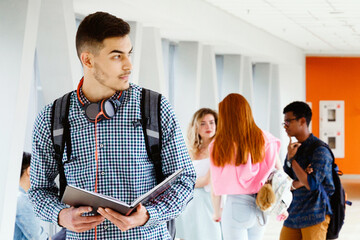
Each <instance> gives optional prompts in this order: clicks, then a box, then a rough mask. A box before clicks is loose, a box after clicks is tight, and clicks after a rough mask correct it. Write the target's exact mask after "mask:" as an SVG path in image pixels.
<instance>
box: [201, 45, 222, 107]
mask: <svg viewBox="0 0 360 240" xmlns="http://www.w3.org/2000/svg"><path fill="white" fill-rule="evenodd" d="M216 78H217V76H216V64H215V53H214V49H213V47H212V46H209V45H204V46H203V51H202V58H201V78H200V79H201V81H200V86H199V88H198V94H200V106H199V107H200V108H202V107H208V108H211V109H215V110H217V109H218V103H219V100H218V99H219V98H218V87H217V81H216Z"/></svg>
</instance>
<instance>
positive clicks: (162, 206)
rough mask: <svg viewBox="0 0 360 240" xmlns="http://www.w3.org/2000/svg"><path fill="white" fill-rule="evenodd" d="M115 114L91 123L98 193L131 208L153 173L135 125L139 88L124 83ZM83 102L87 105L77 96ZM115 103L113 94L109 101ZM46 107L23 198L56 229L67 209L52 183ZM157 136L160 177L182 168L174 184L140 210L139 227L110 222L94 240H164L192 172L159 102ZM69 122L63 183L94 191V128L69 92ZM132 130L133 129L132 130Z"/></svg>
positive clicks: (188, 191)
mask: <svg viewBox="0 0 360 240" xmlns="http://www.w3.org/2000/svg"><path fill="white" fill-rule="evenodd" d="M123 94H125V96H124V99H123V102H122V103H121V105H120V107H119V108H118V110H117V112H116V115H115V116H114V117H113V118H112V119H110V120H103V121H101V122H98V124H97V135H98V156H99V158H98V164H99V166H98V168H99V169H98V187H97V188H98V192H99V193H101V194H105V195H109V196H112V197H114V198H117V199H119V200H121V201H123V202H126V203H129V204H130V203H131V202H132V201H134V200H135V199H136V198H137V197H139V196H140V195H142V194H144V193H146V192H147V191H149V190H150V189H151V188H153V187H154V186H155V185H156V179H155V169H154V165H153V163H152V161H151V160H150V159H149V157H148V155H147V151H146V146H145V140H144V135H143V130H142V126H141V125H139V126H138V125H136V124H133V122H134V121H137V120H139V119H141V112H140V99H141V88H140V87H139V86H136V85H134V84H130V87H129V89H128V90H126V91H124V92H123ZM80 96H81V98H82V101H83V102H88V100H87V99H86V98H85V96H84V95H83V94H81V95H80ZM112 98H116V94H115V95H114V96H113V97H112ZM51 108H52V104H50V105H48V106H46V107H45V108H44V110H43V111H42V112H41V113H40V114H39V115H38V117H37V119H36V121H35V125H34V132H33V155H32V160H31V177H30V179H31V188H30V190H29V197H30V199H31V201H32V202H33V204H34V210H35V212H36V214H37V215H39V216H40V217H41V218H42V219H43V220H45V221H49V222H53V223H54V224H58V215H59V212H60V211H61V210H62V209H63V208H66V207H67V206H66V205H64V204H63V203H61V202H60V199H59V195H58V188H57V186H56V184H55V182H54V180H55V177H56V176H57V175H58V167H57V163H56V160H55V158H54V149H53V145H52V141H51V137H50V136H51V133H50V128H51V127H50V121H51ZM160 111H161V113H160V117H161V132H162V151H161V157H162V171H163V173H164V175H165V176H168V175H170V174H171V173H173V172H174V171H176V170H177V169H179V168H184V171H183V173H182V175H181V176H180V177H179V178H178V180H177V181H176V182H175V184H174V185H173V186H172V187H171V188H170V189H169V190H168V191H167V192H165V193H164V194H163V195H162V196H161V198H159V199H160V200H159V201H156V203H155V201H154V202H151V203H149V204H147V205H146V206H145V207H146V209H147V211H148V213H149V215H150V218H149V220H148V221H147V223H146V224H145V225H144V226H141V227H136V228H133V229H130V230H128V231H125V232H122V231H120V230H119V229H118V228H117V227H116V226H115V225H114V224H112V223H111V222H110V221H108V220H105V221H104V222H103V223H101V224H100V225H98V226H97V236H98V237H97V238H98V239H170V235H169V233H168V231H167V227H166V221H167V220H169V219H173V218H175V217H176V216H177V215H179V214H180V212H181V211H182V210H183V209H184V207H185V206H186V204H187V202H188V201H189V200H190V199H191V198H192V192H193V189H194V184H195V178H196V175H195V171H194V168H193V166H192V164H191V161H190V158H189V155H188V151H187V149H186V146H185V143H184V140H183V137H182V134H181V131H180V128H179V124H178V122H177V120H176V117H175V114H174V111H173V110H172V108H171V106H170V104H169V103H168V101H167V100H166V99H165V98H164V97H162V99H161V107H160ZM69 123H70V132H71V145H72V151H71V157H70V159H67V156H66V149H65V153H64V155H63V163H64V169H65V175H66V179H67V183H68V184H72V185H75V186H77V187H80V188H83V189H86V190H90V191H94V187H95V174H96V162H95V137H94V136H95V127H94V126H95V125H94V123H91V122H89V121H88V120H87V119H86V117H85V115H84V113H83V111H82V107H81V105H80V104H79V102H78V100H77V96H76V92H75V91H74V92H73V93H72V95H71V100H70V110H69ZM134 125H135V126H134ZM67 239H86V240H88V239H94V229H92V230H89V231H86V232H83V233H75V232H71V231H67Z"/></svg>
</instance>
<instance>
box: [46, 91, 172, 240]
mask: <svg viewBox="0 0 360 240" xmlns="http://www.w3.org/2000/svg"><path fill="white" fill-rule="evenodd" d="M71 93H72V92H69V93H67V94H65V95H64V96H62V97H60V98H58V99H56V100H55V101H54V104H53V106H52V117H51V134H52V135H51V139H52V142H53V146H54V150H55V159H56V162H57V165H58V169H59V185H60V186H59V189H60V199H61V198H62V195H63V194H64V191H65V188H66V186H67V181H66V176H65V172H64V165H63V162H62V158H63V153H64V149H65V145H66V146H67V157H68V159H70V155H71V137H70V136H71V135H70V124H69V120H68V116H69V107H70V96H71ZM160 102H161V94H160V93H157V92H154V91H151V90H149V89H145V88H143V89H142V95H141V104H140V105H141V106H140V108H141V120H140V121H135V122H133V125H134V127H136V126H137V125H139V124H140V125H141V126H142V129H143V133H144V138H145V145H146V151H147V154H148V156H149V158H150V160H151V161H152V162H153V164H154V168H155V177H156V181H157V183H160V182H162V180H164V179H165V176H164V174H163V172H162V167H161V155H160V154H161V147H162V146H161V127H160V126H161V121H160ZM167 228H168V231H169V233H170V236H171V237H172V239H175V232H176V229H175V220H174V219H171V220H169V221H168V222H167Z"/></svg>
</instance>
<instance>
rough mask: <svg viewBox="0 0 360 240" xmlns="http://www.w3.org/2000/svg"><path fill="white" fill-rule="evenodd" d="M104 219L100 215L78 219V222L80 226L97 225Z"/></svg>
mask: <svg viewBox="0 0 360 240" xmlns="http://www.w3.org/2000/svg"><path fill="white" fill-rule="evenodd" d="M104 220H105V218H104V217H103V216H101V215H96V216H83V217H80V218H78V221H79V223H80V224H87V223H88V224H91V223H97V222H100V223H101V222H103V221H104Z"/></svg>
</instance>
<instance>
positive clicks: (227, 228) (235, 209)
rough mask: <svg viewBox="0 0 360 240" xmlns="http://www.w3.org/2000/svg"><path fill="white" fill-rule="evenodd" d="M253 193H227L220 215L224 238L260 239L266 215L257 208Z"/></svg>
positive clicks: (226, 239)
mask: <svg viewBox="0 0 360 240" xmlns="http://www.w3.org/2000/svg"><path fill="white" fill-rule="evenodd" d="M255 199H256V196H255V195H228V196H227V199H226V203H225V206H224V210H223V213H222V217H221V225H222V231H223V237H224V240H235V239H238V240H247V239H248V240H260V239H262V237H263V235H264V231H265V224H266V222H267V217H266V216H265V215H264V214H263V212H262V211H261V210H260V209H259V208H257V206H256V203H255Z"/></svg>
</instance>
